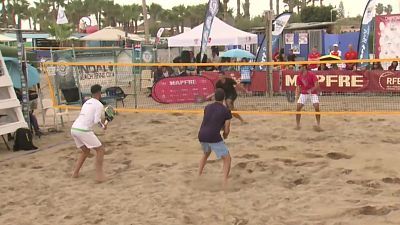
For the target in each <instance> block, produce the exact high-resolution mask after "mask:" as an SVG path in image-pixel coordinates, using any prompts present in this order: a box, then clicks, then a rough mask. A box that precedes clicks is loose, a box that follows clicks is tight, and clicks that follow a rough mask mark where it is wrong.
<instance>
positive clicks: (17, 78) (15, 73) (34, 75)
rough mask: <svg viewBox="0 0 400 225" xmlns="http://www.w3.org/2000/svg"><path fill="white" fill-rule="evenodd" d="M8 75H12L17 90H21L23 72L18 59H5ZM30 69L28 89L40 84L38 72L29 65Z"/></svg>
mask: <svg viewBox="0 0 400 225" xmlns="http://www.w3.org/2000/svg"><path fill="white" fill-rule="evenodd" d="M4 62H5V64H6V67H7V70H8V73H9V74H10V77H11V80H12V82H13V84H14V87H15V88H21V70H20V65H19V61H18V59H17V58H11V57H4ZM27 67H28V87H33V86H34V85H36V84H38V83H39V82H40V75H39V72H38V70H37V69H36V68H35V67H33V66H31V65H29V64H27Z"/></svg>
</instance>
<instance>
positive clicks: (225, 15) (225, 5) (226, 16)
mask: <svg viewBox="0 0 400 225" xmlns="http://www.w3.org/2000/svg"><path fill="white" fill-rule="evenodd" d="M227 20H228V1H226V0H224V21H225V22H226V21H227Z"/></svg>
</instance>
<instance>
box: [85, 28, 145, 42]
mask: <svg viewBox="0 0 400 225" xmlns="http://www.w3.org/2000/svg"><path fill="white" fill-rule="evenodd" d="M128 39H130V40H134V41H144V38H142V37H140V36H139V35H136V34H130V33H128ZM80 40H81V41H122V40H125V32H124V31H122V30H119V29H116V28H114V27H106V28H104V29H101V30H99V31H97V32H94V33H92V34H89V35H87V36H85V37H83V38H81V39H80Z"/></svg>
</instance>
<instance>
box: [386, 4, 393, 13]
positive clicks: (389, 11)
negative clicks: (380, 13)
mask: <svg viewBox="0 0 400 225" xmlns="http://www.w3.org/2000/svg"><path fill="white" fill-rule="evenodd" d="M392 12H393V7H392V5H390V4H389V5H387V6H386V7H385V13H386V15H390V14H392Z"/></svg>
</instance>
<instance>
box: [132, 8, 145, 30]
mask: <svg viewBox="0 0 400 225" xmlns="http://www.w3.org/2000/svg"><path fill="white" fill-rule="evenodd" d="M131 10H132V23H133V24H134V27H135V29H134V33H137V31H138V21H139V20H140V18H141V15H142V11H143V9H142V6H141V5H138V4H132V5H131Z"/></svg>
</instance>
